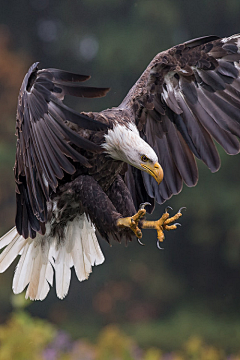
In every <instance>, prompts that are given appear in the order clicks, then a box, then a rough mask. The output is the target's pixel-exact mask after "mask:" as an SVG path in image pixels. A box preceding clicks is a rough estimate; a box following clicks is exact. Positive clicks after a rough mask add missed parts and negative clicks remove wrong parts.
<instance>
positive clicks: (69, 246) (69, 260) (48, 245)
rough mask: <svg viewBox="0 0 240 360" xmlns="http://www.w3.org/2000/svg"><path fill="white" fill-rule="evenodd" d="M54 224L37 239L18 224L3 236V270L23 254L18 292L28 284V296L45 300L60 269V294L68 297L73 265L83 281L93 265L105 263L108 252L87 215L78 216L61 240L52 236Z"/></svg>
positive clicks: (0, 256) (0, 261)
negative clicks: (21, 230)
mask: <svg viewBox="0 0 240 360" xmlns="http://www.w3.org/2000/svg"><path fill="white" fill-rule="evenodd" d="M49 234H50V226H47V232H46V234H45V235H44V236H43V235H40V234H37V236H36V238H35V239H30V238H28V239H24V238H23V237H22V236H21V235H19V234H18V233H17V230H16V228H15V227H14V228H13V229H12V230H10V231H9V232H8V233H7V234H5V235H4V236H3V237H2V238H1V239H0V249H1V248H3V247H5V246H6V248H5V249H4V250H3V251H2V253H1V254H0V272H3V271H5V270H6V269H7V268H8V267H9V266H10V265H11V263H12V262H13V261H14V260H15V258H16V257H17V256H18V255H19V254H20V255H21V257H20V260H19V262H18V265H17V267H16V271H15V274H14V278H13V292H14V293H15V294H18V293H20V292H22V291H23V290H24V289H25V287H26V286H28V287H27V291H26V298H28V297H29V298H30V299H31V300H43V299H44V298H45V297H46V296H47V294H48V292H49V290H50V285H51V286H52V285H53V273H54V271H53V270H54V269H55V273H56V292H57V296H58V297H59V298H60V299H62V298H64V297H65V296H66V295H67V293H68V290H69V285H70V280H71V267H72V266H74V268H75V272H76V275H77V277H78V279H79V281H83V280H85V279H87V278H88V276H89V274H90V273H91V272H92V266H93V265H99V264H102V263H103V261H104V256H103V254H102V251H101V249H100V246H99V244H98V240H97V237H96V235H95V230H94V227H93V225H92V224H91V222H90V221H89V220H88V219H87V217H86V215H85V214H83V215H81V216H77V217H76V218H75V219H74V220H73V221H71V222H70V221H69V222H68V223H67V225H66V228H65V239H64V241H62V242H61V243H60V244H59V243H57V241H56V239H55V238H51V237H50V236H49Z"/></svg>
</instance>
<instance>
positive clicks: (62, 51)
mask: <svg viewBox="0 0 240 360" xmlns="http://www.w3.org/2000/svg"><path fill="white" fill-rule="evenodd" d="M0 5H1V11H0V109H1V117H0V170H1V176H0V231H1V234H3V233H4V232H5V231H7V230H8V229H9V228H10V227H12V226H13V223H14V215H15V198H14V181H13V173H12V168H13V165H14V157H15V141H16V139H15V136H14V126H15V112H16V103H17V96H18V89H19V87H20V85H21V81H22V79H23V76H24V74H25V72H26V70H27V68H28V67H29V66H30V65H31V63H32V62H34V61H40V63H41V64H40V66H42V67H59V68H63V69H66V70H71V71H76V72H79V73H83V74H91V75H92V79H91V80H90V84H91V85H94V86H110V87H111V88H112V91H111V92H110V93H109V94H108V95H107V97H106V98H103V99H95V100H86V99H85V100H83V99H80V100H76V99H67V102H68V104H69V105H71V106H73V107H74V108H75V109H77V110H79V111H82V110H84V111H88V110H94V111H97V110H101V109H104V108H106V107H111V106H117V105H118V104H119V103H120V102H121V100H122V99H123V97H124V96H125V94H126V93H127V91H128V90H129V89H130V87H131V86H132V84H134V82H135V81H136V80H137V78H138V77H139V76H140V74H141V72H142V71H143V70H144V69H145V67H146V66H147V64H148V62H149V61H150V60H151V59H152V57H153V56H154V55H155V54H156V53H157V52H159V51H161V50H164V49H166V48H168V47H170V46H172V45H174V44H176V43H179V42H181V41H184V40H188V39H190V38H193V37H197V36H203V35H208V34H216V35H220V36H225V35H231V34H233V33H237V32H239V16H240V2H239V1H238V0H229V1H225V0H219V1H216V0H208V1H207V0H202V1H197V0H191V1H188V0H137V1H131V0H115V1H111V0H102V1H98V0H80V1H78V0H71V1H66V0H21V1H19V2H16V1H13V0H9V1H4V0H0ZM220 154H221V159H222V167H221V170H220V171H219V172H218V173H217V174H214V175H213V174H211V173H210V172H209V170H208V169H207V168H206V167H205V166H203V165H202V164H199V173H200V180H199V184H198V186H197V187H196V188H194V189H190V188H186V187H184V189H183V191H182V193H181V194H180V195H178V196H177V197H174V198H172V199H170V200H169V201H168V202H167V205H171V206H172V207H173V208H174V209H175V210H177V209H178V208H179V207H181V206H184V205H185V206H186V207H187V211H186V212H185V213H184V216H183V218H182V219H181V223H182V227H181V228H179V229H178V230H177V231H175V232H172V233H169V234H167V236H166V241H165V243H164V251H158V250H157V248H156V245H155V241H156V234H155V233H154V232H145V233H144V238H143V241H144V242H145V244H146V245H145V247H141V246H139V245H138V244H136V243H134V244H129V246H128V247H127V248H125V247H124V244H122V245H119V244H114V246H113V247H112V248H110V247H109V246H108V244H105V243H104V242H101V246H102V248H103V251H104V254H105V257H106V262H105V263H104V264H103V265H102V266H99V267H97V268H94V270H93V274H92V275H91V276H90V279H89V280H88V281H87V282H84V283H82V284H80V283H79V282H78V281H77V280H76V277H75V275H74V274H73V279H72V282H71V287H70V292H69V295H68V296H67V298H66V299H65V300H63V301H60V300H58V299H57V298H56V296H55V293H54V290H52V291H51V293H50V295H49V296H48V298H47V299H46V300H45V301H44V302H42V303H39V302H35V303H32V304H31V305H30V306H29V312H30V313H31V314H32V315H37V316H39V317H42V318H46V319H48V321H50V322H51V323H54V324H55V326H56V327H57V328H61V329H65V330H66V331H67V332H68V333H69V334H70V335H71V336H72V337H73V338H75V339H79V338H80V337H81V338H82V337H88V339H90V340H91V342H92V343H91V344H93V343H94V341H95V343H96V341H97V340H96V339H98V338H99V339H101V336H104V335H103V334H105V332H104V331H105V330H101V329H103V328H104V327H105V326H108V325H109V324H112V323H116V324H118V326H120V327H123V328H124V331H125V332H124V334H125V335H119V337H120V338H122V337H121V336H123V338H124V340H123V343H124V344H129V343H132V341H133V342H134V341H137V342H138V344H139V346H140V347H145V349H147V348H148V347H150V346H152V348H151V349H149V350H146V351H148V353H149V354H150V355H148V356H149V359H155V358H157V357H156V356H155V355H154V354H158V355H157V356H158V358H159V357H160V355H159V353H158V352H159V351H160V349H161V351H163V352H165V351H170V350H171V349H174V351H177V349H179V351H180V350H181V349H183V350H181V351H184V349H185V347H184V345H181V344H184V343H186V342H187V341H190V345H189V346H190V347H191V346H193V345H191V344H195V345H194V346H196V347H197V345H196V344H199V343H200V344H201V345H199V349H202V348H204V349H210V348H209V347H208V346H210V345H211V344H213V346H214V349H215V350H214V349H213V352H212V354H216V353H217V355H216V356H215V355H211V356H212V358H211V359H213V360H214V359H221V356H222V355H221V354H220V353H221V351H220V350H218V349H223V350H224V351H226V353H231V352H232V353H233V352H234V353H235V354H237V345H236V344H238V341H239V339H240V334H239V328H240V325H239V324H240V311H239V303H240V285H239V284H240V282H239V277H240V222H239V217H240V209H239V203H240V191H239V181H238V179H239V178H240V168H239V166H238V162H239V156H234V157H230V156H227V155H226V154H225V153H224V152H223V151H222V150H220ZM164 207H165V206H164V205H163V206H161V207H157V208H156V211H155V213H154V215H153V218H157V217H159V216H160V215H161V213H162V212H163V211H164ZM13 271H14V266H12V267H11V268H10V269H9V270H8V271H7V272H6V274H1V276H0V286H1V292H0V304H1V306H0V321H4V320H6V319H7V318H8V316H9V313H10V312H11V310H12V306H11V303H10V300H9V299H10V298H11V292H12V291H11V279H12V275H13ZM9 321H13V320H9ZM29 321H30V320H29ZM6 326H8V325H6ZM164 328H165V329H166V332H165V334H167V335H165V336H164ZM4 329H6V328H4ZM105 329H112V330H111V331H110V330H109V334H110V335H106V337H107V336H109V337H110V336H114V334H115V332H114V331H115V330H113V329H115V328H111V327H110V328H105ZM117 329H118V328H117ZM4 331H5V330H4ZM101 331H102V332H101ZM106 331H107V330H106ZM117 331H118V330H116V332H117ZM119 331H120V330H119ZM158 333H159V334H162V338H161V337H160V338H159V337H158ZM99 334H100V335H99ZM107 334H108V333H107ZM111 334H112V335H111ZM126 334H128V335H126ZM125 336H126V338H125ZM128 336H129V337H130V339H129V338H128ZM192 336H193V338H192ZM194 336H196V338H195V337H194ZM200 338H201V339H203V340H188V339H200ZM44 339H45V340H44ZM47 339H48V335H47V332H46V338H45V335H43V337H42V340H43V342H44V341H45V343H44V344H43V343H42V344H43V345H40V347H41V346H43V347H44V346H45V345H46V342H47V341H48V340H47ZM161 339H162V342H161ZM99 341H100V340H99ZM106 341H107V339H105V340H104V342H106ZM128 341H129V342H128ZM158 341H159V343H158ZM194 341H195V342H194ZM201 341H203V343H201ZM205 341H207V343H206V344H205ZM239 343H240V341H239ZM84 344H85V345H84V346H86V347H88V346H89V348H91V349H92V346H93V345H91V344H90V345H87V343H86V342H84ZM188 344H189V343H188ZM204 344H205V345H204ZM6 346H7V343H6ZM97 346H100V345H97ZM124 346H125V345H124ZM126 346H128V345H126ZM186 346H187V345H186ZM239 348H240V345H239ZM36 349H37V347H36ZM154 349H155V350H154ZM223 350H222V351H223ZM201 351H202V350H201ZM206 351H208V350H206ZM209 351H210V353H211V350H209ZM214 351H215V352H214ZM218 351H220V352H219V353H218ZM93 352H94V354H95V347H94V346H93ZM146 353H147V352H146ZM144 354H145V353H144ZM199 354H200V350H199ZM199 354H198V355H196V356H195V355H189V359H201V356H202V355H199ZM219 354H220V355H219ZM185 355H186V354H185ZM94 356H95V355H94ZM104 356H105V355H104ZM154 356H155V357H154ZM174 356H175V357H174V359H181V356H182V355H181V353H179V354H174ZM179 356H180V357H179ZM204 356H205V359H207V356H210V355H204ZM214 356H215V357H214ZM163 358H164V357H163ZM185 358H187V357H185ZM185 358H184V359H185ZM209 359H210V357H209ZM232 359H234V358H231V360H232ZM236 359H237V358H236Z"/></svg>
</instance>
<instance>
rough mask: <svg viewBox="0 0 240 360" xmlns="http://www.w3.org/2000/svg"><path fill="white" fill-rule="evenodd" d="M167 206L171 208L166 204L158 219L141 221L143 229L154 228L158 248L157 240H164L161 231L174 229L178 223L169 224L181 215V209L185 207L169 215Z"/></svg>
mask: <svg viewBox="0 0 240 360" xmlns="http://www.w3.org/2000/svg"><path fill="white" fill-rule="evenodd" d="M168 208H170V209H172V208H171V207H170V206H168V207H167V208H166V210H165V213H164V214H163V215H162V217H161V218H160V219H159V220H156V221H147V220H143V223H142V228H143V229H156V230H157V238H158V242H157V246H158V247H159V248H160V246H159V242H162V241H163V240H164V233H163V231H164V230H167V231H169V230H173V229H176V228H177V226H178V225H180V224H179V223H174V224H172V225H170V224H171V223H172V222H174V221H176V220H178V219H179V218H180V217H181V216H182V213H181V211H182V210H183V209H186V208H185V207H182V208H180V209H179V210H178V212H177V214H176V215H174V216H172V217H169V213H168Z"/></svg>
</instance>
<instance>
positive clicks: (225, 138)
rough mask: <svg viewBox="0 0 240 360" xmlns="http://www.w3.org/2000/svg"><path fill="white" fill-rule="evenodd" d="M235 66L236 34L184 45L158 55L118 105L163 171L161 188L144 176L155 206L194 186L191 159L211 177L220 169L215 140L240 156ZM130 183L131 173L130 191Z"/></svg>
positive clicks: (238, 53)
mask: <svg viewBox="0 0 240 360" xmlns="http://www.w3.org/2000/svg"><path fill="white" fill-rule="evenodd" d="M239 61H240V34H237V35H233V36H231V37H229V38H223V39H220V38H218V37H215V36H209V37H202V38H198V39H194V40H191V41H187V42H186V43H183V44H180V45H177V46H175V47H173V48H171V49H169V50H167V51H164V52H162V53H159V54H158V55H156V56H155V58H154V59H153V60H152V61H151V63H150V64H149V66H148V67H147V69H146V70H145V71H144V73H143V74H142V76H141V77H140V78H139V80H138V81H137V82H136V84H135V85H134V86H133V88H132V89H131V90H130V91H129V93H128V95H127V96H126V98H125V99H124V100H123V102H122V104H121V105H120V107H121V108H127V109H130V110H131V111H132V113H133V114H134V117H135V119H134V120H135V123H136V125H137V126H138V130H139V132H140V135H141V136H142V137H143V138H144V139H145V140H146V141H147V142H148V143H149V144H150V145H151V146H152V147H153V148H154V149H155V151H156V153H157V155H158V158H159V161H160V163H161V165H162V167H163V170H164V174H165V177H164V180H163V182H162V183H161V184H160V185H159V186H158V185H157V184H156V183H155V182H154V179H151V178H150V177H149V176H148V175H146V174H142V176H143V179H144V185H145V188H146V190H147V192H148V194H149V196H151V197H154V198H155V199H156V201H157V202H159V203H162V202H163V201H165V200H166V199H167V198H169V197H171V196H172V195H173V194H176V193H178V192H179V191H181V188H182V181H184V182H185V183H186V184H187V185H188V186H194V185H195V184H196V183H197V180H198V171H197V166H196V161H195V158H194V157H197V158H199V159H201V160H202V161H203V162H204V163H205V164H206V165H207V166H208V167H209V169H210V170H211V171H212V172H214V171H217V170H218V169H219V167H220V159H219V155H218V152H217V149H216V147H215V144H214V141H213V139H214V140H216V141H217V142H218V143H219V144H220V145H221V146H222V147H223V148H224V150H225V151H226V152H227V153H228V154H237V153H238V152H239V151H240V146H239V140H238V138H239V137H240V111H239V110H240V76H239V72H240V64H239ZM127 177H128V176H126V178H127ZM134 181H135V182H137V181H138V179H137V178H134V176H133V174H132V176H131V187H132V188H134ZM135 188H136V186H135Z"/></svg>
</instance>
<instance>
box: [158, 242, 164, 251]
mask: <svg viewBox="0 0 240 360" xmlns="http://www.w3.org/2000/svg"><path fill="white" fill-rule="evenodd" d="M157 247H158V249H159V250H164V248H162V247H161V246H160V244H159V240H157Z"/></svg>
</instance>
